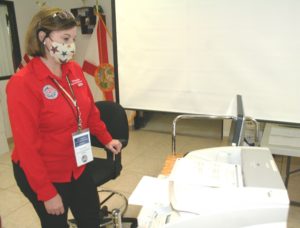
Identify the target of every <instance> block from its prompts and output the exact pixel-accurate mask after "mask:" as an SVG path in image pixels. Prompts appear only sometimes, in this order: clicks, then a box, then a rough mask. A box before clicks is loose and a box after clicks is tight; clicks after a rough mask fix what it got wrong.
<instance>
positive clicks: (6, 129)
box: [0, 0, 112, 154]
mask: <svg viewBox="0 0 300 228" xmlns="http://www.w3.org/2000/svg"><path fill="white" fill-rule="evenodd" d="M12 1H13V2H14V6H15V14H16V20H17V26H18V35H19V40H20V46H21V54H22V56H23V55H24V39H25V34H26V30H27V27H28V25H29V23H30V20H31V18H32V16H33V15H34V14H35V13H36V12H37V11H38V10H39V6H38V5H37V4H36V3H35V2H36V1H35V0H30V1H29V0H26V1H24V0H12ZM44 1H46V2H47V5H48V6H51V7H60V8H63V9H68V10H69V9H71V8H79V7H82V6H84V5H83V3H82V1H80V0H72V1H70V0H44ZM41 2H43V1H41ZM84 2H85V6H94V5H95V4H96V1H93V0H86V1H84ZM99 4H100V5H101V6H102V8H103V10H104V13H105V14H106V23H107V27H108V29H109V30H110V31H111V24H112V22H111V1H110V0H102V1H99ZM90 37H91V35H83V34H81V31H80V28H79V27H78V32H77V39H76V48H77V50H76V53H77V55H76V56H75V59H76V61H77V62H78V63H79V64H80V65H81V64H82V62H83V60H84V57H85V54H86V52H85V51H86V50H87V46H88V43H89V39H90ZM6 84H7V81H0V148H1V149H0V154H1V153H4V152H7V151H8V147H7V143H6V140H5V138H10V137H12V133H11V129H10V124H9V119H8V114H7V105H6V95H5V87H6ZM93 92H98V91H93Z"/></svg>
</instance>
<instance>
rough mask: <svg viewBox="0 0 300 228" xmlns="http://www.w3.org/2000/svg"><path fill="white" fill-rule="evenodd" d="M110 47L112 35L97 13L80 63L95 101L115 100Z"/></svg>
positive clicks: (111, 45)
mask: <svg viewBox="0 0 300 228" xmlns="http://www.w3.org/2000/svg"><path fill="white" fill-rule="evenodd" d="M112 48H113V44H112V37H111V35H110V33H109V32H108V30H107V28H106V26H105V23H104V21H103V18H102V16H101V15H99V16H98V17H97V23H96V26H95V28H94V31H93V34H92V36H91V38H90V42H89V45H88V47H87V50H86V56H85V58H84V61H83V65H82V70H83V72H84V73H85V76H86V79H87V81H88V83H89V85H90V87H91V90H92V92H93V96H94V99H95V101H98V100H109V101H115V77H114V67H113V65H112V64H111V63H112V62H113V56H112V55H113V52H112ZM95 87H97V88H95ZM99 90H100V91H99Z"/></svg>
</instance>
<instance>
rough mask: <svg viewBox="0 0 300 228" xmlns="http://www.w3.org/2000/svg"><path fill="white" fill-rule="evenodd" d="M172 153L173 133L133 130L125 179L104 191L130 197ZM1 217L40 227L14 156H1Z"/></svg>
mask: <svg viewBox="0 0 300 228" xmlns="http://www.w3.org/2000/svg"><path fill="white" fill-rule="evenodd" d="M223 144H224V143H223V142H222V141H220V139H216V138H199V137H195V136H182V135H180V136H178V137H177V151H182V152H186V151H190V150H194V149H200V148H207V147H215V146H222V145H223ZM97 153H98V152H97ZM170 153H171V134H168V133H159V132H154V131H146V130H131V132H130V142H129V145H128V146H127V148H126V149H124V151H123V166H124V168H123V171H122V174H121V176H120V177H119V178H118V179H117V180H114V181H111V182H109V183H108V184H106V185H105V186H103V187H104V188H109V189H115V190H118V191H121V192H122V193H124V194H125V195H126V196H129V195H130V194H131V192H132V191H133V189H134V188H135V186H136V185H137V183H138V182H139V180H140V179H141V177H142V176H144V175H148V176H153V177H156V176H157V175H158V174H159V173H160V172H161V169H162V167H163V164H164V160H165V158H166V156H167V155H169V154H170ZM283 159H284V158H282V157H277V158H276V162H277V163H278V167H279V169H280V170H282V171H284V162H282V160H283ZM298 164H299V166H300V160H298V159H294V160H293V165H294V166H296V165H298ZM299 179H300V174H294V175H293V177H292V178H291V180H290V188H289V192H290V196H291V197H293V199H297V197H298V199H299V201H300V193H299V188H300V184H299V183H300V182H299ZM139 210H140V207H138V206H129V208H128V210H127V212H126V215H127V216H133V217H136V216H137V215H138V213H139ZM0 216H1V217H2V223H3V227H4V228H19V227H20V228H21V227H22V228H37V227H40V225H39V220H38V218H37V216H36V215H35V213H34V211H33V209H32V207H31V205H30V204H29V203H28V201H27V199H26V198H25V197H23V195H22V194H21V192H20V191H19V189H18V187H17V186H16V184H15V181H14V177H13V174H12V166H11V162H10V154H9V153H6V154H2V155H0ZM288 227H289V228H298V227H300V207H293V206H291V207H290V213H289V219H288Z"/></svg>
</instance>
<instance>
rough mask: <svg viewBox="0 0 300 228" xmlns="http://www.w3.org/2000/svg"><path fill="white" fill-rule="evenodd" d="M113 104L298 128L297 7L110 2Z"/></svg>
mask: <svg viewBox="0 0 300 228" xmlns="http://www.w3.org/2000/svg"><path fill="white" fill-rule="evenodd" d="M114 10H115V28H116V40H117V61H118V65H117V66H118V67H117V70H118V86H119V101H120V104H121V105H123V106H124V107H125V108H128V109H136V110H152V111H163V112H179V113H196V114H214V115H219V114H220V115H224V114H227V113H228V110H229V108H230V104H231V102H232V101H233V100H235V97H236V95H237V94H240V95H242V97H243V103H244V109H245V114H246V115H247V116H251V117H253V118H256V119H261V120H269V121H280V122H292V123H300V88H299V86H300V79H299V78H300V77H299V76H300V64H299V61H300V1H299V0H264V1H261V0H242V1H241V0H226V1H224V0H115V1H114Z"/></svg>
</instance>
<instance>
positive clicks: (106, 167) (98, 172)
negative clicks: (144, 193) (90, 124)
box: [87, 101, 129, 186]
mask: <svg viewBox="0 0 300 228" xmlns="http://www.w3.org/2000/svg"><path fill="white" fill-rule="evenodd" d="M95 104H96V106H97V108H98V109H99V110H100V116H101V119H102V120H103V122H104V123H105V125H106V127H107V129H108V131H109V133H110V134H111V136H112V137H113V138H114V139H119V140H120V141H121V143H122V146H123V147H122V148H124V147H126V146H127V144H128V139H129V127H128V120H127V115H126V112H125V110H124V109H123V107H122V106H121V105H120V104H118V103H115V102H112V101H98V102H96V103H95ZM91 144H92V146H94V147H99V148H104V149H105V151H106V155H107V158H94V160H93V161H92V162H90V163H88V164H87V169H88V170H89V172H90V173H91V175H92V178H93V180H94V183H95V185H96V186H100V185H102V184H104V183H106V182H107V181H109V180H112V179H115V178H116V177H118V176H119V175H120V173H121V170H122V162H121V156H122V155H121V154H122V153H118V154H117V155H115V156H113V153H112V152H111V151H109V150H108V149H106V148H105V146H104V145H102V143H101V142H99V141H98V139H97V138H96V137H95V136H93V135H91Z"/></svg>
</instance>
